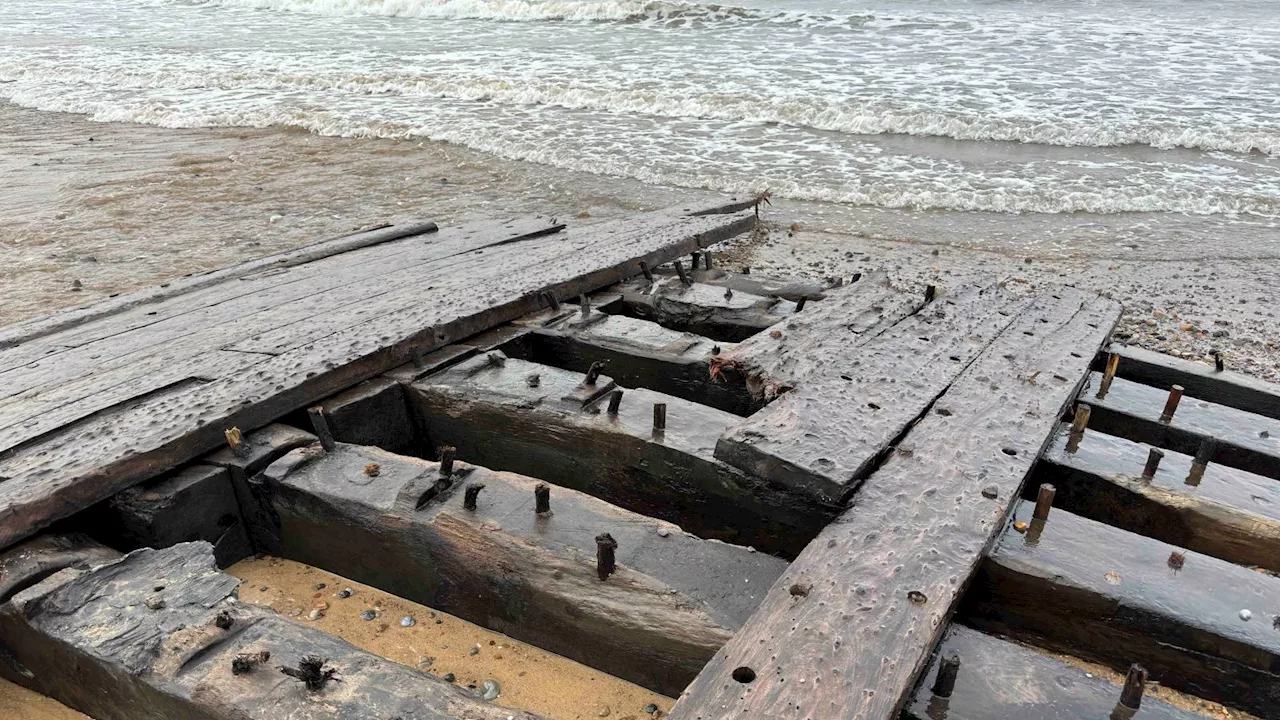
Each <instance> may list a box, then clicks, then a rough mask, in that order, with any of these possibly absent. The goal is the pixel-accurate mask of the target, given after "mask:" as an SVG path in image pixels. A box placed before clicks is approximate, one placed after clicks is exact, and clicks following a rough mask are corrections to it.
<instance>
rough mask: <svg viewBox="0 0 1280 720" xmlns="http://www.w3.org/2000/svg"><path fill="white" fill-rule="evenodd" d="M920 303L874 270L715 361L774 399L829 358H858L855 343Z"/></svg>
mask: <svg viewBox="0 0 1280 720" xmlns="http://www.w3.org/2000/svg"><path fill="white" fill-rule="evenodd" d="M748 277H751V276H748ZM923 306H924V297H923V296H920V295H908V294H906V293H902V292H899V291H897V290H894V289H893V288H892V287H890V286H889V284H888V278H887V277H886V276H885V274H884V273H873V274H870V275H868V276H867V277H864V278H863V279H861V280H859V281H858V282H856V283H853V284H851V285H846V286H844V287H839V288H832V289H829V290H827V291H826V293H825V299H824V300H823V301H822V302H815V303H812V304H810V305H808V306H807V307H806V308H805V310H804V312H802V313H796V314H794V315H792V316H791V317H788V318H787V319H786V320H784V321H783V322H782V323H781V324H779V325H778V326H777V327H775V328H773V329H774V330H776V331H777V334H776V335H775V334H774V333H773V332H767V333H759V334H757V335H754V336H752V337H750V338H748V339H747V340H744V341H743V342H741V343H739V344H738V345H737V346H736V347H734V348H731V349H726V350H725V352H724V353H723V354H722V355H721V356H720V357H719V358H717V359H716V361H715V363H714V366H715V367H716V369H717V370H718V371H724V370H728V369H730V368H732V369H734V370H737V371H738V372H740V373H741V374H742V375H743V376H745V377H746V378H747V382H748V386H749V387H751V388H752V390H753V392H755V393H756V395H757V396H759V398H760V399H761V400H763V401H768V400H773V399H774V398H775V397H777V396H778V395H781V394H782V393H784V392H786V391H787V390H790V389H791V388H793V387H795V386H796V383H797V382H799V379H800V378H806V377H810V376H812V375H813V374H815V373H816V372H817V371H818V369H819V368H820V367H822V366H826V365H827V364H828V363H829V362H831V361H832V359H835V360H836V361H837V362H847V363H849V364H851V365H852V363H853V361H855V360H856V359H857V358H856V355H854V353H853V352H852V351H853V348H855V347H857V346H858V345H861V344H862V343H864V342H866V341H868V340H870V339H871V338H874V337H876V336H877V335H879V334H880V333H882V332H884V331H885V330H888V329H889V328H891V327H893V326H894V325H896V324H897V323H898V322H899V321H901V320H902V319H903V318H906V317H908V316H910V315H913V314H915V313H916V312H918V311H919V310H920V308H921V307H923Z"/></svg>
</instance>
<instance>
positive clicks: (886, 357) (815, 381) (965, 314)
mask: <svg viewBox="0 0 1280 720" xmlns="http://www.w3.org/2000/svg"><path fill="white" fill-rule="evenodd" d="M1025 304H1026V303H1025V301H1021V300H1015V301H1010V300H1009V299H1008V298H1007V297H1005V296H1004V295H1002V294H1001V293H1000V292H999V290H998V288H996V287H995V286H994V285H991V286H987V287H968V288H963V289H961V290H960V291H958V292H957V293H956V294H955V296H954V297H950V298H943V299H940V300H938V301H937V302H935V303H934V304H932V305H929V306H928V307H926V308H925V309H924V310H922V311H921V312H919V313H917V314H915V315H912V316H911V317H909V318H906V319H904V320H902V321H901V322H899V323H897V324H896V325H894V327H893V328H892V329H891V330H887V331H885V332H883V333H881V334H879V335H878V336H876V337H874V338H869V339H867V340H866V341H865V342H863V343H861V344H860V345H858V347H857V348H855V349H852V350H847V351H843V352H838V353H836V354H834V355H832V356H830V357H827V358H812V357H811V358H810V360H809V361H808V362H810V363H812V365H811V371H810V372H808V373H806V374H805V375H804V376H803V377H801V378H797V381H796V387H795V389H794V390H792V391H791V392H788V393H787V394H785V395H783V396H782V397H780V398H778V399H777V400H774V401H773V402H772V403H770V404H769V405H767V406H765V408H764V409H762V410H760V411H759V412H757V413H755V414H754V415H752V416H751V417H749V418H748V419H747V420H745V421H743V422H742V423H740V424H738V425H736V426H734V427H732V428H730V429H729V430H728V431H727V432H726V433H725V434H724V436H723V437H721V438H720V440H719V442H718V443H717V444H716V451H715V456H716V457H717V458H719V459H720V460H723V461H724V462H726V463H729V464H730V465H733V466H734V467H737V468H739V469H740V470H743V471H744V472H748V473H751V474H753V475H757V476H759V477H764V478H768V479H770V480H773V481H775V482H781V483H786V484H788V485H792V486H795V487H798V488H805V489H806V490H807V491H809V492H812V493H815V494H817V495H819V496H820V497H824V498H826V499H828V500H829V501H831V502H841V501H843V500H844V499H845V498H846V497H847V496H848V495H849V493H851V492H852V491H853V490H854V488H856V487H857V483H858V482H860V481H861V480H862V479H863V478H865V477H866V476H867V473H868V472H870V470H871V469H872V468H873V467H874V466H875V464H876V462H877V461H878V459H879V458H880V457H881V456H882V455H883V454H884V453H885V452H886V451H887V450H888V448H889V447H890V446H891V445H892V444H893V443H894V441H895V440H897V438H898V437H899V436H900V435H901V434H902V432H903V431H904V430H906V429H907V427H908V426H909V425H910V424H911V423H912V422H913V421H915V420H916V419H917V418H918V417H920V415H921V414H922V413H924V412H925V410H926V409H927V408H928V407H929V406H930V405H932V404H933V401H934V399H935V398H937V397H938V396H939V395H941V394H942V393H943V391H945V390H946V389H947V387H948V386H949V385H950V384H951V383H952V381H953V380H954V379H955V378H956V376H958V375H959V374H960V373H962V372H963V371H964V369H965V368H966V367H968V366H969V363H971V362H973V361H974V359H975V358H977V357H978V356H979V354H980V353H982V351H983V350H984V349H985V348H986V347H987V346H988V344H989V343H990V342H991V341H992V339H994V338H995V337H996V336H997V335H998V334H999V333H1000V332H1001V331H1002V330H1004V329H1005V328H1006V327H1007V326H1008V325H1009V323H1010V322H1012V321H1013V318H1014V316H1016V315H1017V314H1018V312H1019V311H1020V310H1021V308H1022V307H1024V306H1025ZM784 332H785V331H784ZM1028 332H1030V331H1028ZM800 342H802V343H803V342H805V338H801V339H800ZM1045 380H1046V381H1048V378H1046V379H1045Z"/></svg>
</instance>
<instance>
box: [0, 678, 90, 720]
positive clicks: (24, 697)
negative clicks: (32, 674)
mask: <svg viewBox="0 0 1280 720" xmlns="http://www.w3.org/2000/svg"><path fill="white" fill-rule="evenodd" d="M0 718H4V720H89V716H88V715H83V714H81V713H78V712H76V711H75V710H72V709H71V708H69V707H67V706H66V705H63V704H62V703H60V702H58V701H57V700H52V699H50V698H47V697H45V696H44V695H41V694H39V693H35V692H32V691H30V690H28V689H26V688H24V687H22V686H21V685H14V684H13V683H11V682H9V681H7V680H4V679H0Z"/></svg>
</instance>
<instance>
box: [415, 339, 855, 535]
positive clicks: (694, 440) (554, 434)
mask: <svg viewBox="0 0 1280 720" xmlns="http://www.w3.org/2000/svg"><path fill="white" fill-rule="evenodd" d="M492 355H493V354H492V353H491V354H490V355H489V356H481V357H476V358H472V359H470V360H467V361H464V362H462V363H459V364H458V365H455V366H453V367H451V368H449V369H448V370H446V371H444V372H442V373H439V374H437V375H433V376H429V377H427V378H424V379H422V380H420V381H418V382H416V383H413V384H411V385H409V386H407V387H406V392H407V393H408V398H409V402H410V406H411V408H412V410H413V412H414V413H415V416H416V418H417V421H418V424H419V427H420V429H421V432H422V434H423V437H424V441H423V444H424V445H425V446H426V447H435V446H437V445H441V444H449V445H453V446H455V447H457V449H458V457H459V458H460V459H465V460H468V461H470V462H474V463H476V464H480V465H484V466H487V467H492V468H494V469H497V470H509V471H512V472H519V473H522V474H524V475H529V476H532V477H538V478H542V479H544V480H547V481H548V482H553V483H556V484H559V485H563V486H566V487H571V488H574V489H576V490H581V491H584V492H589V493H591V494H592V495H595V496H597V497H600V498H603V499H605V500H608V501H609V502H611V503H614V504H616V505H619V506H621V507H624V508H626V509H628V510H631V511H633V512H637V513H641V514H643V515H649V516H652V517H657V518H662V519H664V520H668V521H671V522H674V523H676V524H678V525H680V526H682V527H684V528H685V529H686V530H688V531H690V532H693V533H696V534H698V535H701V536H703V537H711V538H716V539H719V540H725V541H728V542H736V543H739V544H743V545H752V546H754V547H757V548H759V549H761V550H764V551H766V552H781V553H784V554H786V555H788V556H790V555H794V554H795V553H797V552H799V551H800V549H801V548H802V547H803V546H804V543H805V542H806V541H807V540H808V539H809V538H812V537H813V536H814V535H815V534H817V532H818V531H819V530H820V529H821V528H822V527H823V526H824V525H826V523H827V522H829V521H830V520H831V518H833V517H834V516H835V514H836V513H837V512H838V510H839V508H838V507H837V506H835V505H831V504H828V503H823V502H822V501H821V500H820V499H816V498H813V497H811V496H808V495H805V494H803V493H797V492H794V491H791V490H789V489H788V488H785V487H782V486H779V485H774V484H770V483H767V482H765V481H762V480H760V479H758V478H753V477H750V476H748V475H745V474H743V473H742V472H740V471H738V470H736V469H734V468H732V467H729V466H727V465H725V464H724V463H721V462H719V461H717V460H716V459H715V458H714V457H713V456H712V449H713V448H714V446H715V442H716V439H717V438H718V437H719V436H720V434H721V433H722V432H723V431H724V430H725V428H727V427H729V426H731V425H732V424H734V423H736V422H738V421H740V420H741V418H740V417H738V416H736V415H732V414H729V413H726V412H723V411H720V410H715V409H713V408H710V407H706V406H703V405H698V404H696V403H692V402H689V401H687V400H683V399H681V398H677V397H672V396H669V395H663V394H661V393H657V392H654V391H652V390H648V389H645V388H624V396H623V398H622V403H621V405H620V406H619V408H618V414H617V415H610V414H609V413H607V412H606V411H605V408H606V407H607V405H606V403H607V401H606V400H605V395H607V394H608V390H610V389H611V388H607V387H606V386H605V385H600V386H599V387H598V388H597V389H596V390H594V391H591V392H589V393H585V395H584V392H585V390H584V388H583V385H582V381H583V374H582V373H577V372H572V371H568V370H563V369H560V368H556V367H551V366H547V365H539V364H535V363H530V362H527V361H524V360H519V359H515V358H506V359H504V360H503V361H501V362H495V361H494V360H491V359H490V357H491V356H492ZM502 357H504V358H505V356H502ZM535 376H536V378H535ZM584 397H591V398H593V399H594V402H593V403H591V404H590V405H587V406H584V404H583V400H584ZM655 404H664V405H665V406H666V428H665V430H664V431H662V432H660V433H658V432H655V431H654V429H653V423H654V411H653V408H654V405H655Z"/></svg>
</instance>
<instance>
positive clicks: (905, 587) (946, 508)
mask: <svg viewBox="0 0 1280 720" xmlns="http://www.w3.org/2000/svg"><path fill="white" fill-rule="evenodd" d="M1119 314H1120V306H1119V304H1118V303H1115V302H1113V301H1111V300H1107V299H1104V298H1101V297H1099V296H1097V295H1094V294H1092V293H1085V292H1083V291H1079V290H1074V289H1063V290H1061V291H1059V292H1058V293H1057V294H1056V296H1049V295H1045V296H1042V297H1041V298H1039V299H1037V300H1036V301H1035V302H1034V303H1033V304H1032V305H1031V306H1030V307H1029V308H1028V310H1027V311H1026V312H1024V313H1023V314H1021V315H1019V316H1018V317H1017V319H1016V320H1015V321H1014V323H1013V325H1012V326H1011V327H1009V328H1008V329H1007V330H1006V331H1005V332H1003V333H1001V334H1000V336H999V337H997V338H996V340H995V341H994V342H993V343H992V344H991V345H990V346H989V347H988V348H987V350H986V351H984V352H983V353H982V355H981V356H980V357H979V358H978V359H977V360H976V361H974V362H973V364H972V365H971V366H970V367H969V368H968V369H967V370H966V371H965V372H964V373H963V374H962V375H961V376H960V377H959V378H958V379H957V380H956V381H955V383H953V384H952V385H951V387H950V388H949V389H948V390H947V394H946V395H945V396H944V397H943V398H941V399H940V400H939V401H938V402H937V403H936V404H935V406H934V407H933V411H932V412H930V413H929V414H928V415H927V416H926V417H925V418H924V419H922V420H921V422H920V423H919V424H918V425H916V426H915V427H914V428H913V429H912V430H911V431H910V433H908V434H907V436H906V437H905V438H904V439H903V440H902V442H900V443H899V444H898V449H897V451H896V452H895V453H893V454H891V455H890V456H889V458H888V459H887V460H886V461H885V463H884V465H883V466H882V467H881V468H880V469H879V470H877V471H876V472H875V473H874V474H872V475H871V476H870V477H869V478H868V479H867V481H866V482H865V483H864V484H863V485H862V487H861V489H860V490H859V491H858V493H857V494H856V495H855V496H854V501H853V506H852V507H851V508H850V509H849V510H848V511H847V512H845V513H844V514H843V515H841V517H840V518H839V519H838V520H836V521H835V522H834V523H832V524H831V525H829V526H828V527H827V528H826V529H825V530H823V531H822V533H821V534H819V535H818V537H817V538H815V539H814V541H813V542H811V543H810V544H809V546H808V547H806V548H805V550H804V552H803V553H801V554H800V556H799V557H797V558H796V560H795V561H794V562H793V563H792V564H791V565H790V567H789V568H788V569H787V571H786V573H784V574H783V576H782V577H781V578H780V579H779V580H778V582H777V583H775V584H774V586H773V587H772V588H771V589H770V590H769V592H768V594H767V595H766V597H765V599H764V601H763V602H762V603H761V606H760V609H759V610H758V611H757V612H756V614H755V615H753V616H752V618H751V620H750V621H749V622H748V623H747V625H746V626H745V627H743V629H742V630H740V631H739V632H738V633H737V634H736V635H735V636H734V638H733V640H731V641H730V642H729V643H728V644H727V645H726V646H725V648H724V650H723V651H721V652H720V653H717V654H716V656H715V658H713V659H712V660H711V662H710V663H708V664H707V667H706V668H705V669H704V670H703V672H702V673H701V674H700V675H699V676H698V678H697V680H695V681H694V683H693V684H692V685H691V686H690V687H689V689H688V690H687V691H686V692H685V694H684V695H683V696H682V697H681V699H680V701H679V702H678V703H677V704H676V706H675V708H673V711H672V716H673V717H677V718H681V719H682V720H684V719H688V720H695V719H697V720H710V719H711V718H716V719H724V720H728V719H729V718H783V717H811V718H822V720H841V719H848V720H853V719H854V718H856V719H858V720H887V719H889V718H896V717H897V714H898V712H899V711H900V710H901V708H902V707H903V705H904V703H905V702H906V701H907V699H908V693H909V691H910V689H911V688H912V687H913V686H914V685H915V682H916V680H917V678H918V676H919V673H920V672H921V670H923V668H924V666H925V662H926V660H927V658H928V656H929V653H930V651H931V650H932V649H933V647H934V645H935V644H936V641H937V639H938V637H939V635H940V634H941V632H942V630H943V629H944V627H945V625H946V621H947V618H948V617H949V616H950V614H951V611H952V608H953V606H954V604H955V602H956V600H957V598H958V596H959V594H960V593H961V592H962V591H963V589H964V587H965V584H966V582H967V579H968V578H969V576H970V574H971V573H972V572H973V571H974V569H975V568H976V567H977V565H978V563H979V561H980V560H981V558H982V556H983V554H984V553H985V551H986V550H987V548H988V547H989V546H990V544H991V543H992V542H993V541H994V538H995V536H996V534H997V533H998V532H999V530H1000V528H1001V527H1002V525H1003V522H1004V519H1005V518H1006V516H1007V514H1008V512H1009V509H1010V507H1012V504H1013V503H1014V502H1015V501H1016V499H1017V495H1018V491H1019V489H1020V487H1021V485H1022V483H1023V480H1024V478H1025V477H1026V475H1027V472H1028V470H1029V469H1030V467H1031V465H1032V463H1033V462H1034V461H1035V459H1036V457H1037V456H1038V455H1039V453H1040V452H1041V450H1042V449H1043V447H1044V445H1045V444H1046V443H1047V438H1048V436H1049V434H1050V432H1051V430H1052V429H1053V427H1054V426H1055V424H1056V422H1057V419H1058V417H1060V415H1061V414H1062V412H1063V410H1064V408H1065V407H1066V405H1067V403H1068V402H1069V401H1070V399H1071V398H1072V397H1073V396H1074V394H1075V391H1076V389H1077V388H1078V386H1079V382H1080V379H1081V378H1082V376H1083V374H1084V373H1085V371H1086V369H1087V367H1088V363H1089V361H1090V359H1091V358H1092V357H1093V354H1094V351H1095V350H1096V349H1097V348H1098V347H1099V346H1100V345H1101V344H1102V343H1103V342H1104V341H1105V340H1106V338H1107V336H1108V335H1109V334H1110V332H1111V330H1112V328H1113V327H1114V324H1115V322H1116V320H1117V319H1118V318H1119ZM1059 377H1060V378H1063V379H1062V380H1058V379H1056V378H1059ZM739 668H750V669H751V670H752V671H753V672H754V677H755V679H754V680H753V681H751V682H749V683H744V682H740V681H739V680H735V679H734V677H735V670H737V669H739ZM962 672H963V671H962ZM737 676H738V677H746V676H747V674H746V673H742V672H739V673H738V674H737Z"/></svg>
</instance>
